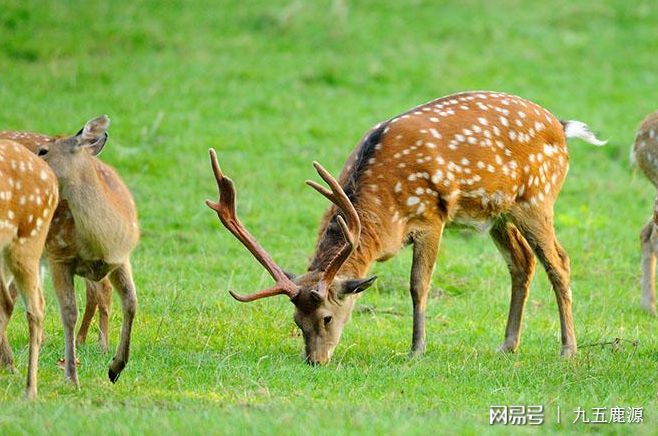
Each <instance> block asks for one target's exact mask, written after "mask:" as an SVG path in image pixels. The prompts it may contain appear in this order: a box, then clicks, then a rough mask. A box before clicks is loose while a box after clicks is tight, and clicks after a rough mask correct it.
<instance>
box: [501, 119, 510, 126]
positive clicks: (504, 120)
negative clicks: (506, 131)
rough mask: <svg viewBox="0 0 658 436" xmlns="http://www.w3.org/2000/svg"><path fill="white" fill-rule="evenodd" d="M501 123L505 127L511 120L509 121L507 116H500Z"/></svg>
mask: <svg viewBox="0 0 658 436" xmlns="http://www.w3.org/2000/svg"><path fill="white" fill-rule="evenodd" d="M500 124H502V125H503V126H505V127H507V126H509V122H508V121H507V118H505V117H502V116H501V117H500Z"/></svg>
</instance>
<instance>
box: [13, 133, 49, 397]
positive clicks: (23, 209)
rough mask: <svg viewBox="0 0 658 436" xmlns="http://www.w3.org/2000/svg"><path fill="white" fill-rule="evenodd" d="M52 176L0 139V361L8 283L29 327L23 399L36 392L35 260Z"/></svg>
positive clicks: (38, 316) (39, 299) (38, 312)
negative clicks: (22, 305)
mask: <svg viewBox="0 0 658 436" xmlns="http://www.w3.org/2000/svg"><path fill="white" fill-rule="evenodd" d="M57 195H58V194H57V179H56V178H55V175H54V174H53V172H52V171H51V170H50V168H48V165H46V164H45V163H44V162H43V161H41V160H40V159H38V158H37V157H36V156H34V155H33V154H32V153H30V152H29V151H28V150H27V149H25V148H24V147H23V146H21V145H20V144H18V143H16V142H13V141H8V140H0V251H1V252H2V257H1V258H0V335H1V336H0V337H2V338H4V339H5V340H3V344H2V346H3V348H4V349H3V358H2V364H3V366H7V367H9V368H10V369H12V368H13V359H12V356H11V349H10V348H9V345H8V343H7V342H6V328H7V323H8V322H9V318H10V316H11V313H12V310H13V306H14V296H13V295H11V291H10V285H11V284H12V282H13V283H15V284H16V287H17V288H18V291H19V292H20V294H21V296H22V297H23V299H24V301H25V306H26V309H27V321H28V325H29V331H30V351H29V360H28V371H27V387H26V390H25V395H26V396H27V397H28V398H35V397H36V396H37V366H38V362H39V348H40V346H41V338H42V336H43V310H44V301H43V293H42V290H41V283H40V278H39V259H40V258H41V253H42V252H43V248H44V243H45V241H46V236H47V234H48V226H49V225H50V222H51V220H52V217H53V214H54V212H55V207H56V206H57Z"/></svg>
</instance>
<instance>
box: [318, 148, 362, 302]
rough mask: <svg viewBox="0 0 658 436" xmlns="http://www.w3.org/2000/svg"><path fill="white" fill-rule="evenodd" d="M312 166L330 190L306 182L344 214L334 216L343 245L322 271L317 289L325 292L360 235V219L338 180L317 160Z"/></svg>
mask: <svg viewBox="0 0 658 436" xmlns="http://www.w3.org/2000/svg"><path fill="white" fill-rule="evenodd" d="M313 166H314V167H315V170H316V171H317V172H318V174H319V175H320V177H321V178H322V180H324V181H325V182H326V183H327V185H329V187H330V188H331V190H329V189H327V188H325V187H324V186H322V185H320V184H318V183H316V182H314V181H312V180H307V181H306V184H308V185H309V186H310V187H311V188H313V189H315V190H316V191H318V192H319V193H320V194H322V195H323V196H324V197H326V198H327V199H328V200H329V201H331V202H332V203H334V204H335V205H336V207H338V209H340V210H341V211H342V213H343V214H344V215H345V218H343V217H342V216H341V215H338V216H337V217H336V221H337V222H338V225H339V226H340V228H341V230H342V232H343V235H344V236H345V245H343V247H342V248H341V249H340V251H339V252H338V254H337V255H336V256H335V257H334V258H333V259H332V260H331V262H329V265H328V266H327V268H326V269H325V271H324V275H323V277H322V281H321V283H320V288H319V289H318V290H319V291H320V292H323V293H326V292H327V290H328V289H329V287H330V285H331V282H332V281H333V280H334V277H335V276H336V274H337V273H338V270H339V269H340V267H341V266H342V265H343V263H345V261H346V260H347V259H348V258H349V257H350V255H351V254H352V252H353V251H354V248H355V247H356V245H357V243H358V241H359V238H360V236H361V220H360V219H359V215H358V214H357V213H356V209H355V208H354V205H353V204H352V202H351V201H350V199H349V198H348V196H347V194H345V191H344V190H343V188H341V186H340V184H339V183H338V181H337V180H336V179H335V178H334V177H333V176H332V175H331V174H329V172H328V171H327V170H326V169H324V167H323V166H322V165H320V164H319V163H318V162H315V161H314V162H313Z"/></svg>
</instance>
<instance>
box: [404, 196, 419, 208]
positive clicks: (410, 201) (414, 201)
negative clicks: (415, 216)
mask: <svg viewBox="0 0 658 436" xmlns="http://www.w3.org/2000/svg"><path fill="white" fill-rule="evenodd" d="M418 203H420V198H418V197H409V198H407V206H413V205H414V204H418Z"/></svg>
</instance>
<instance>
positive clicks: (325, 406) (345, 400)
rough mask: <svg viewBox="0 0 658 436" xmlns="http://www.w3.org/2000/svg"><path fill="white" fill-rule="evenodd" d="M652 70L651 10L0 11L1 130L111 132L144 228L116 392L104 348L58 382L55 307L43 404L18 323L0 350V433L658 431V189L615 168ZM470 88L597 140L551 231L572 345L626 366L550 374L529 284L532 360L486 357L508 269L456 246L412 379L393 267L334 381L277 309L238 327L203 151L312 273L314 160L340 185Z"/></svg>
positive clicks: (237, 267) (241, 320) (257, 282)
mask: <svg viewBox="0 0 658 436" xmlns="http://www.w3.org/2000/svg"><path fill="white" fill-rule="evenodd" d="M161 3H164V4H161ZM656 53H658V9H656V8H655V4H654V2H653V1H650V0H646V1H631V2H629V1H627V0H605V1H600V2H579V1H575V2H574V1H568V0H556V1H552V2H544V1H542V2H539V1H534V2H526V1H521V0H501V1H485V0H481V1H476V0H461V1H441V2H433V1H421V0H415V1H405V2H398V1H386V2H383V1H375V0H367V1H366V0H364V1H358V2H356V1H352V2H348V1H346V0H343V1H341V0H334V1H316V2H310V1H309V2H305V1H302V0H285V1H279V0H274V1H257V0H242V1H224V2H221V4H219V3H218V4H216V5H213V6H209V5H206V4H203V2H199V1H185V2H184V1H168V2H156V1H141V0H131V1H128V0H115V1H112V2H83V1H79V0H75V1H73V0H72V1H59V2H56V1H34V0H2V1H0V105H1V107H2V108H3V110H2V111H0V129H25V130H32V131H40V132H51V133H59V132H71V133H74V132H76V131H77V129H78V128H80V126H81V125H82V124H83V123H84V122H85V121H86V120H87V119H89V118H91V117H93V116H95V115H97V114H101V113H107V114H109V115H110V117H111V118H112V121H113V124H112V127H111V129H110V130H111V141H110V142H109V143H108V146H107V147H106V151H105V152H104V153H103V159H104V160H106V161H107V162H109V163H111V164H112V165H114V166H115V167H116V168H117V169H118V170H119V172H120V173H121V174H122V175H123V176H124V178H125V180H126V181H127V183H128V184H129V185H130V187H131V189H132V190H133V192H134V195H135V198H136V201H137V204H138V207H139V210H140V216H141V219H140V220H141V226H142V229H143V238H142V241H141V245H140V247H139V248H138V250H137V251H136V252H135V254H134V270H135V276H136V281H137V285H138V294H139V299H140V306H139V311H138V318H137V321H136V325H135V329H134V341H133V348H132V355H131V361H130V363H129V365H128V367H127V368H126V370H125V372H124V373H123V374H122V376H121V379H120V380H119V382H118V383H117V384H116V385H112V384H110V383H109V381H108V380H107V378H106V368H107V364H108V362H109V360H110V358H111V355H109V354H108V355H106V354H103V353H101V352H100V350H99V348H98V346H97V345H96V344H94V343H93V340H92V341H91V343H90V344H89V345H87V346H83V347H81V348H80V350H79V356H80V360H81V367H80V379H81V383H82V387H81V389H80V390H79V391H75V390H74V389H72V388H71V387H70V386H69V385H68V384H67V383H66V382H65V381H64V380H63V375H62V373H61V372H60V371H59V369H58V368H57V366H56V361H57V359H58V358H59V357H60V356H62V355H63V339H62V329H61V326H60V322H59V315H58V311H57V305H56V302H55V298H54V295H53V291H52V288H51V286H50V285H48V286H47V287H46V301H47V305H48V308H47V319H46V334H47V340H46V343H45V345H44V347H43V350H42V354H41V360H40V363H41V367H40V372H39V395H40V397H39V400H38V401H36V402H35V403H28V402H25V401H24V400H22V399H21V395H22V391H23V387H24V373H25V371H26V366H27V362H26V359H27V347H26V345H27V327H26V323H25V320H24V316H23V313H22V312H23V309H22V307H19V308H18V309H17V311H16V314H15V316H14V319H13V320H12V322H11V324H10V325H9V338H10V341H11V343H12V345H13V348H14V350H15V354H16V358H17V364H18V368H19V371H20V374H21V375H20V377H19V376H16V375H8V374H4V373H3V374H0V433H1V434H33V433H49V434H64V433H66V434H69V433H82V432H88V431H96V432H102V433H118V434H128V433H134V434H142V433H143V434H168V433H194V434H207V433H212V434H225V433H226V434H254V433H280V434H308V433H310V432H311V431H313V432H318V433H324V434H348V433H364V434H410V433H416V434H428V433H429V434H457V433H466V434H481V433H499V434H506V433H507V432H508V431H510V429H509V428H502V427H490V426H489V425H488V413H489V405H492V404H543V405H545V407H546V409H547V417H546V421H547V423H546V424H545V425H544V426H542V427H541V428H539V429H538V428H529V427H525V428H516V430H518V431H522V432H523V431H524V432H528V433H531V432H534V431H538V430H543V431H550V432H556V433H557V432H574V433H576V432H578V433H581V432H604V433H618V434H628V432H631V431H632V432H634V433H638V434H655V432H656V424H658V417H657V415H658V407H657V406H658V386H657V383H658V378H657V377H656V374H657V368H658V321H657V320H656V319H652V318H650V317H649V316H647V315H646V314H645V313H643V312H642V311H641V310H640V309H639V292H640V291H639V261H640V252H639V241H638V233H639V230H640V228H641V227H642V225H643V224H644V223H645V221H646V220H647V219H648V217H649V214H650V213H651V210H652V209H651V208H652V202H653V198H654V193H653V189H652V188H651V187H650V184H649V183H648V182H647V181H646V180H644V178H643V177H642V176H641V175H640V174H637V173H635V174H634V173H633V172H632V170H631V168H630V167H629V164H628V159H627V155H628V149H629V146H630V144H631V143H632V140H633V134H634V129H635V128H636V126H637V124H638V123H639V121H640V120H641V119H642V117H644V115H646V114H647V113H648V112H649V111H652V110H654V109H655V107H656V106H658V104H657V101H658V96H657V95H656V90H658V75H656V71H658V57H657V56H656ZM466 89H492V90H501V91H507V92H511V93H516V94H519V95H521V96H524V97H526V98H529V99H531V100H534V101H536V102H538V103H540V104H542V105H544V106H545V107H547V108H549V109H551V110H552V111H553V112H554V113H555V114H557V115H558V116H560V117H562V118H566V119H580V120H583V121H585V122H587V123H589V124H590V125H591V126H592V127H593V128H594V129H595V130H596V131H597V132H598V133H599V134H600V135H601V136H602V137H604V138H610V144H609V145H608V146H607V147H606V148H603V149H598V148H594V147H591V146H589V145H587V144H584V143H582V142H578V141H574V142H573V143H571V145H570V150H571V171H570V173H569V176H568V178H567V182H566V184H565V186H564V189H563V191H562V193H561V196H560V198H559V200H558V202H557V206H556V217H557V219H556V226H557V232H558V236H559V238H560V240H561V242H562V244H563V245H564V246H565V248H566V250H567V252H568V253H569V255H570V257H571V265H572V280H573V283H572V284H573V291H574V301H575V308H574V315H575V319H576V329H577V334H578V339H579V342H580V344H581V345H587V344H594V343H598V342H602V341H610V340H613V339H614V338H617V337H619V338H623V339H625V340H628V341H634V340H637V341H639V343H638V345H637V346H633V345H630V344H629V343H626V342H624V343H623V344H622V346H621V347H619V348H618V349H613V348H612V347H610V346H590V347H582V348H581V350H580V352H579V354H578V356H577V357H576V358H575V359H573V360H570V361H564V360H561V359H559V357H558V351H559V320H558V316H557V308H556V304H555V299H554V297H553V293H552V291H551V289H550V286H549V285H548V282H547V280H546V277H545V274H544V272H543V271H542V270H540V269H538V273H537V276H536V278H535V280H534V283H533V287H532V293H531V297H530V300H529V303H528V309H527V313H526V316H525V325H524V327H525V329H524V334H523V337H522V343H521V348H520V352H519V354H517V355H512V356H507V355H498V354H496V353H495V351H494V350H495V349H496V347H497V346H498V345H499V343H501V342H502V337H503V330H504V324H505V320H506V316H507V309H508V300H509V278H508V275H507V271H506V268H505V266H504V263H503V262H502V260H501V259H500V256H499V255H498V253H497V251H496V250H495V248H494V246H493V244H492V243H491V242H490V240H489V238H488V237H487V236H486V235H477V234H475V235H473V234H469V233H462V232H458V231H448V232H447V235H446V237H445V238H444V244H443V246H442V249H441V253H440V255H439V258H438V267H437V271H436V273H435V277H434V279H433V288H434V289H435V291H433V298H432V300H431V302H430V305H429V309H428V311H429V313H428V326H427V328H428V344H429V345H428V352H427V354H426V356H425V357H422V358H419V359H415V360H408V359H407V358H406V352H407V350H408V347H409V345H410V340H411V304H410V299H409V297H408V290H407V289H408V288H407V283H408V275H409V267H410V251H409V250H405V251H403V252H402V253H400V255H399V256H398V257H397V258H395V259H393V260H391V261H389V262H387V263H385V264H380V265H377V266H376V267H375V272H376V273H377V275H379V276H380V279H379V280H378V282H377V284H376V286H374V287H373V288H372V289H371V290H369V291H367V292H366V293H365V295H364V296H363V298H362V299H361V300H360V302H359V304H358V307H357V309H356V311H355V313H354V316H353V319H352V321H351V324H350V325H348V326H347V328H346V330H345V334H344V336H343V339H342V342H341V344H340V346H339V348H338V349H337V351H336V355H335V357H334V361H333V363H331V364H330V365H329V366H327V367H323V368H311V367H307V366H306V365H305V364H303V363H302V359H301V358H300V353H301V351H302V340H301V338H300V337H299V334H298V333H297V332H296V329H295V327H294V324H293V322H292V317H291V314H292V308H291V305H290V303H288V302H287V301H285V298H278V299H277V298H273V299H270V300H266V301H261V302H258V303H252V304H249V305H241V304H239V303H237V302H235V301H233V300H232V299H231V298H230V296H229V295H228V293H227V292H226V291H227V289H237V290H242V291H251V290H255V289H257V288H260V287H263V286H265V285H267V284H268V283H269V277H268V276H267V275H266V274H265V273H264V272H263V271H262V269H261V268H260V267H259V265H257V264H256V262H255V261H253V260H252V258H251V257H250V255H249V254H248V253H247V252H246V250H244V248H243V247H242V246H240V245H239V243H238V242H237V241H235V240H234V239H233V238H232V237H231V236H230V235H229V234H228V232H226V231H225V230H224V229H222V228H220V227H219V224H218V221H217V219H216V217H215V216H214V215H213V213H211V211H210V210H208V209H207V208H206V207H205V206H204V205H203V200H204V199H205V198H207V197H213V196H215V195H216V193H215V186H214V181H213V179H212V176H211V172H210V168H209V164H208V159H207V153H206V150H207V148H208V147H209V146H213V147H216V148H217V149H218V152H219V156H220V159H221V163H222V165H223V168H224V170H225V171H226V172H227V174H229V175H230V176H232V177H233V178H234V179H235V181H236V184H237V188H238V191H239V197H240V201H239V212H240V214H241V216H242V218H243V221H244V222H245V223H246V225H247V226H248V227H249V228H251V230H252V232H253V233H254V234H255V235H256V236H257V237H258V238H259V240H261V242H262V243H263V244H264V245H265V246H266V247H267V249H268V250H270V251H271V252H272V253H273V255H274V257H275V258H276V259H277V261H278V262H279V263H280V264H282V265H285V266H286V267H287V268H289V269H290V270H293V271H297V272H302V271H303V270H304V268H305V266H306V262H307V260H308V257H309V256H310V254H311V250H312V247H313V244H314V240H315V239H314V238H315V234H316V231H317V226H318V223H319V221H320V217H321V214H322V211H323V209H324V208H325V207H326V206H327V204H326V202H325V201H324V200H323V199H322V198H321V197H320V196H319V195H317V194H315V193H313V192H312V191H311V190H309V189H308V188H306V187H305V186H304V184H303V181H304V179H306V178H309V177H312V176H313V169H312V167H311V165H310V163H311V161H312V160H313V159H317V160H319V161H320V162H322V163H323V164H324V165H325V166H326V167H327V168H328V169H330V170H331V171H332V172H333V173H337V172H338V171H339V170H340V168H341V166H342V164H343V162H344V161H345V159H346V157H347V155H348V153H349V151H350V150H351V149H352V147H353V146H354V144H356V142H357V141H358V139H359V138H360V137H361V135H362V134H363V133H364V132H365V131H366V130H367V129H368V128H370V127H371V126H372V125H373V124H374V123H376V122H378V121H380V120H383V119H386V118H388V117H391V116H393V115H396V114H398V113H400V112H402V111H404V110H406V109H408V108H410V107H412V106H414V105H416V104H418V103H421V102H424V101H427V100H430V99H432V98H435V97H438V96H441V95H445V94H448V93H451V92H455V91H459V90H466ZM78 301H79V302H80V303H81V302H82V292H79V300H78ZM118 306H119V305H118V300H116V301H115V311H114V313H113V315H112V322H111V328H112V336H111V339H112V345H113V346H114V345H116V343H117V336H118V332H119V325H120V320H121V314H120V310H118ZM366 308H371V309H372V310H366ZM94 334H95V333H94ZM557 406H560V407H561V409H562V411H563V420H562V424H560V425H558V424H557V423H556V420H555V417H554V414H555V413H556V410H557ZM578 406H581V407H585V408H591V407H614V406H636V407H644V411H645V421H646V422H645V423H644V424H642V425H635V426H630V425H617V426H613V425H601V426H587V425H582V424H572V423H571V421H572V420H573V418H574V415H573V412H572V411H573V409H575V408H576V407H578Z"/></svg>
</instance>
